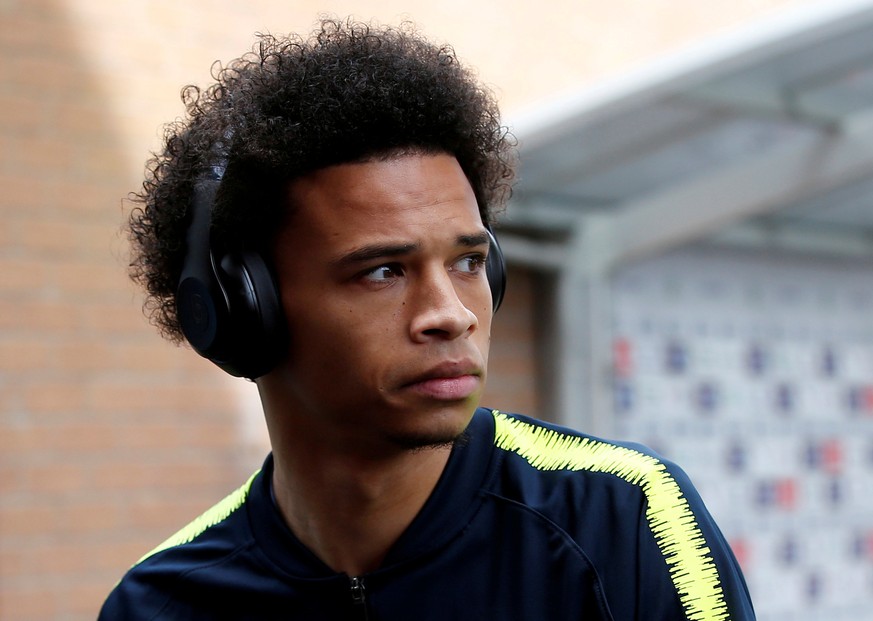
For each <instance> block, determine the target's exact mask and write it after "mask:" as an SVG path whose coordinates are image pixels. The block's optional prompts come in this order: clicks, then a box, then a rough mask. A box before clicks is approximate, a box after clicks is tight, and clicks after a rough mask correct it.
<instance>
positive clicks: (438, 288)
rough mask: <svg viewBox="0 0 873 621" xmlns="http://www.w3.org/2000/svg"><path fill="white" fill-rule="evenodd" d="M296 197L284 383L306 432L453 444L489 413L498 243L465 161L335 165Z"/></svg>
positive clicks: (284, 257) (284, 237) (280, 259)
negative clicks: (492, 242) (490, 260)
mask: <svg viewBox="0 0 873 621" xmlns="http://www.w3.org/2000/svg"><path fill="white" fill-rule="evenodd" d="M289 192H290V202H291V205H292V215H291V216H290V218H289V221H288V222H287V224H286V225H285V226H284V228H283V231H282V232H281V233H280V235H279V237H278V241H277V245H276V251H275V264H276V272H277V278H278V280H279V288H280V291H281V296H282V304H283V307H284V310H285V314H286V317H287V321H288V325H289V329H290V335H291V345H290V351H289V356H288V359H287V361H286V362H285V363H284V364H283V365H282V366H281V367H280V369H279V370H278V371H277V372H278V373H280V374H281V379H282V385H283V392H284V393H285V394H286V397H287V398H288V399H290V407H289V408H288V409H289V411H293V412H295V413H297V414H298V416H297V417H296V418H295V423H298V424H300V425H303V426H309V427H311V429H312V431H313V432H315V433H316V434H318V435H319V437H324V439H325V440H328V437H329V438H332V439H333V440H334V441H339V442H343V441H346V442H354V443H356V444H357V445H360V444H366V443H367V442H369V443H370V444H369V446H374V447H378V446H380V445H385V446H395V447H414V446H426V445H433V444H441V443H446V442H450V441H451V440H453V439H454V438H455V437H456V436H457V435H458V434H459V433H461V432H462V431H463V430H464V428H465V427H466V425H467V423H468V422H469V419H470V417H471V415H472V412H473V410H474V409H475V408H476V406H477V405H478V402H479V398H480V396H481V393H482V389H483V386H484V383H485V368H486V363H487V358H488V345H489V335H490V330H491V293H490V290H489V287H488V282H487V280H486V277H485V265H484V260H485V256H486V255H487V253H488V238H487V235H486V230H485V227H484V225H483V224H482V220H481V218H480V215H479V208H478V205H477V202H476V198H475V196H474V194H473V190H472V188H471V187H470V184H469V182H468V181H467V178H466V177H465V176H464V173H463V171H462V170H461V168H460V166H459V165H458V163H457V161H456V160H455V159H454V157H451V156H449V155H443V154H440V155H405V156H399V157H396V158H392V159H388V160H384V161H371V162H364V163H355V164H343V165H339V166H332V167H329V168H326V169H322V170H319V171H316V172H315V173H312V174H310V175H307V176H305V177H303V178H300V179H298V180H296V181H295V182H293V183H292V185H291V187H290V190H289ZM301 431H302V428H301Z"/></svg>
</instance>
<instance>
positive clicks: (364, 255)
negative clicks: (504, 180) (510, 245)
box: [334, 233, 489, 267]
mask: <svg viewBox="0 0 873 621" xmlns="http://www.w3.org/2000/svg"><path fill="white" fill-rule="evenodd" d="M488 242H489V240H488V233H475V234H473V235H458V237H456V238H455V245H456V246H461V247H464V248H474V247H476V246H482V245H485V244H487V243H488ZM420 247H421V244H418V243H415V244H371V245H368V246H362V247H360V248H357V249H355V250H353V251H351V252H349V253H348V254H345V255H343V256H341V257H340V258H339V259H337V260H336V261H334V264H335V265H337V266H340V267H341V266H345V265H354V264H355V263H364V262H366V261H371V260H373V259H382V258H390V257H398V256H402V255H406V254H409V253H411V252H414V251H416V250H418V249H419V248H420Z"/></svg>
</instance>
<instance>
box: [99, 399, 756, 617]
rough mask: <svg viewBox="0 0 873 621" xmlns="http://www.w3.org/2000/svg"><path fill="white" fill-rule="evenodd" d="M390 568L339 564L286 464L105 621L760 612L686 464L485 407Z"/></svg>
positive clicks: (212, 518) (177, 549)
mask: <svg viewBox="0 0 873 621" xmlns="http://www.w3.org/2000/svg"><path fill="white" fill-rule="evenodd" d="M467 436H468V438H467V441H466V442H460V443H457V445H456V446H455V447H454V448H453V450H452V455H451V457H450V458H449V461H448V464H447V466H446V470H445V472H444V473H443V475H442V477H441V479H440V480H439V482H438V484H437V486H436V489H435V490H434V492H433V494H432V495H431V497H430V498H429V499H428V501H427V503H426V504H425V506H424V508H423V509H422V510H421V512H420V513H419V515H418V516H417V517H416V518H415V520H414V521H413V522H412V524H411V525H410V526H409V528H408V529H407V530H406V531H405V532H404V533H403V535H402V536H401V537H400V539H399V540H398V541H397V542H396V544H395V545H394V546H393V548H392V549H391V550H390V551H389V553H388V555H387V556H386V558H385V560H384V562H383V564H382V567H381V568H380V569H378V570H376V571H374V572H372V573H369V574H366V575H364V576H357V577H350V576H348V575H345V574H338V573H336V572H334V571H333V570H331V569H330V568H329V567H327V566H326V565H325V564H324V563H323V562H322V561H320V560H319V559H318V558H317V557H316V556H315V555H314V554H313V553H312V552H310V551H309V550H308V549H307V548H305V547H304V546H303V545H302V544H301V543H300V542H299V541H298V540H297V538H296V537H295V536H294V534H293V533H292V532H291V531H290V530H289V529H288V527H287V526H286V525H285V523H284V522H283V520H282V518H281V516H280V514H279V512H278V510H277V508H276V506H275V503H274V502H273V500H272V495H271V491H270V479H271V473H272V460H271V459H270V458H268V459H267V461H266V463H265V464H264V467H263V469H262V470H261V471H260V472H259V473H256V474H255V475H254V476H253V477H252V478H251V479H250V480H249V481H248V483H246V484H245V485H244V486H243V487H241V488H240V489H239V490H237V491H236V492H234V493H233V494H231V495H230V496H229V497H228V498H226V499H225V500H224V501H222V502H221V503H219V504H218V505H216V506H215V507H213V509H211V510H209V511H208V512H207V513H205V514H204V515H203V516H201V517H200V518H198V519H197V520H195V521H194V522H193V523H192V524H191V525H189V526H188V527H187V528H185V529H183V530H182V531H180V533H178V534H177V535H176V536H174V537H173V538H171V539H170V540H168V541H167V542H165V543H164V544H162V545H161V546H160V547H159V548H158V549H157V550H155V551H154V552H152V553H150V554H149V555H147V556H146V557H144V559H143V560H141V561H140V562H139V563H137V564H136V565H135V566H134V567H133V568H132V569H131V570H130V571H129V572H128V574H127V575H126V576H125V577H124V579H123V580H122V581H121V582H120V584H119V585H118V586H117V587H116V588H115V590H114V591H113V592H112V593H111V594H110V596H109V598H108V599H107V601H106V603H105V604H104V606H103V610H102V612H101V615H100V619H101V621H109V620H127V619H137V620H140V619H143V620H144V619H228V620H230V619H233V620H241V619H283V620H289V619H291V620H293V619H318V620H333V619H369V620H370V621H390V620H403V621H407V620H413V621H426V620H429V619H434V620H437V619H439V620H441V621H442V620H447V619H459V620H460V619H475V620H477V621H489V620H501V621H502V620H514V619H515V620H528V621H545V620H549V621H558V620H563V619H575V620H588V621H592V620H611V621H630V620H635V619H636V620H664V621H666V620H669V621H676V620H680V619H692V620H695V621H722V620H728V619H732V620H734V621H745V620H748V619H754V613H753V611H752V604H751V601H750V599H749V595H748V591H747V590H746V586H745V583H744V581H743V578H742V575H741V573H740V569H739V567H738V565H737V562H736V560H735V559H734V556H733V554H732V553H731V551H730V549H729V547H728V545H727V544H726V542H725V540H724V538H723V537H722V535H721V533H720V532H719V530H718V528H717V527H716V525H715V524H714V523H713V521H712V518H711V517H710V516H709V513H708V512H707V511H706V509H705V507H704V506H703V503H702V502H701V500H700V498H699V496H698V495H697V493H696V491H695V490H694V488H693V487H692V485H691V483H690V482H689V481H688V479H687V477H686V476H685V474H684V473H683V472H682V471H681V470H680V469H678V468H677V467H676V466H675V465H673V464H671V463H669V462H667V461H664V460H662V459H659V458H658V457H656V456H654V455H653V454H652V453H651V452H649V451H648V450H647V449H645V448H643V447H641V446H638V445H633V444H621V443H615V442H605V441H602V440H598V439H595V438H592V437H590V436H586V435H583V434H579V433H577V432H574V431H571V430H568V429H564V428H561V427H557V426H552V425H548V424H545V423H543V422H541V421H536V420H533V419H530V418H526V417H522V416H516V415H508V414H503V413H500V412H496V411H494V412H492V411H489V410H485V409H481V408H480V409H479V410H477V411H476V413H475V415H474V417H473V420H472V422H471V424H470V427H469V428H468V430H467Z"/></svg>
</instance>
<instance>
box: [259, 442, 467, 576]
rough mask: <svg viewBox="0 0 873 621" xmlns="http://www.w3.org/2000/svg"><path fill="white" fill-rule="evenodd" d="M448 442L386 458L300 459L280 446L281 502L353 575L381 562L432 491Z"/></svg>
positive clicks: (320, 550)
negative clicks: (381, 460)
mask: <svg viewBox="0 0 873 621" xmlns="http://www.w3.org/2000/svg"><path fill="white" fill-rule="evenodd" d="M449 452H450V448H449V447H437V448H431V449H422V450H418V451H405V452H404V453H402V454H400V455H398V456H396V457H395V458H393V459H390V460H387V461H384V462H381V463H372V462H363V463H362V462H361V461H360V460H355V459H346V460H341V461H340V460H337V459H315V460H311V459H309V458H308V457H307V458H303V459H301V457H302V455H300V454H299V453H296V452H295V453H290V454H289V453H284V452H282V451H280V452H279V453H277V452H276V451H275V449H274V472H273V486H274V491H275V495H276V501H277V503H278V505H279V510H280V512H281V513H282V516H283V517H284V519H285V521H286V523H287V524H288V525H289V526H290V528H291V529H292V531H294V533H295V534H296V535H297V537H298V538H299V539H300V540H301V541H302V542H303V543H304V544H305V545H306V546H307V547H308V548H309V549H310V550H311V551H312V552H314V553H315V554H316V555H317V556H318V557H319V558H320V559H321V560H322V561H324V562H325V563H326V564H327V565H328V566H329V567H331V568H332V569H334V570H335V571H338V572H346V573H348V574H349V575H360V574H363V573H366V572H369V571H373V570H375V569H377V568H378V567H379V566H380V564H381V563H382V560H383V559H384V557H385V555H386V554H387V553H388V550H389V549H390V548H391V546H392V545H393V544H394V543H395V542H396V541H397V539H398V538H399V537H400V535H401V534H402V533H403V532H404V531H405V530H406V528H407V527H408V526H409V524H410V523H411V522H412V520H413V519H414V518H415V516H416V515H417V514H418V513H419V511H420V510H421V508H422V507H423V506H424V503H425V502H426V501H427V498H428V497H429V496H430V494H431V492H432V491H433V489H434V487H435V486H436V483H437V481H438V480H439V477H440V475H441V474H442V471H443V469H444V468H445V465H446V461H447V460H448V457H449Z"/></svg>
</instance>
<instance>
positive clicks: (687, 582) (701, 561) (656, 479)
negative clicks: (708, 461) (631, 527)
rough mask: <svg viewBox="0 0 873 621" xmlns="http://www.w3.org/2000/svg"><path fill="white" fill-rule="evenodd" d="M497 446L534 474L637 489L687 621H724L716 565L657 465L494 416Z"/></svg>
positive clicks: (622, 449)
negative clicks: (614, 480) (581, 475)
mask: <svg viewBox="0 0 873 621" xmlns="http://www.w3.org/2000/svg"><path fill="white" fill-rule="evenodd" d="M492 414H493V416H494V421H495V424H496V433H495V444H496V446H497V447H498V448H500V449H502V450H505V451H509V452H512V453H516V454H518V455H519V456H521V457H522V458H524V459H525V460H526V461H527V462H528V463H530V464H531V465H532V466H533V467H534V468H537V469H538V470H574V471H576V470H585V471H589V472H602V473H606V474H612V475H615V476H617V477H619V478H620V479H623V480H624V481H627V482H628V483H631V484H633V485H637V486H639V487H640V488H641V489H642V491H643V493H644V494H645V497H646V500H647V502H648V506H647V508H646V520H647V521H648V524H649V528H651V530H652V533H653V534H654V537H655V541H656V543H657V545H658V548H659V549H660V550H661V553H662V554H663V555H664V559H665V560H666V561H667V565H668V567H669V571H670V577H671V579H672V581H673V585H674V586H675V588H676V591H677V593H678V594H679V599H680V601H681V602H682V606H683V607H684V609H685V612H686V615H687V617H688V619H689V620H690V621H725V620H726V619H728V609H727V604H726V603H725V599H724V592H723V590H722V587H721V581H720V579H719V576H718V570H717V568H716V566H715V562H714V561H713V559H712V556H711V555H710V550H709V548H708V547H707V546H706V540H705V539H704V537H703V533H702V532H701V531H700V527H699V526H698V525H697V521H696V520H695V518H694V514H693V513H692V512H691V508H690V506H689V505H688V501H687V499H686V498H685V497H684V495H683V494H682V490H681V489H680V488H679V485H678V484H677V483H676V481H675V480H674V479H673V477H672V475H671V474H670V473H669V472H668V471H667V469H666V467H665V466H664V464H663V463H661V462H660V461H659V460H657V459H655V458H654V457H651V456H649V455H645V454H644V453H641V452H639V451H635V450H633V449H629V448H625V447H621V446H616V445H613V444H608V443H606V442H599V441H596V440H591V439H588V438H579V437H576V436H572V435H568V434H562V433H558V432H556V431H552V430H549V429H544V428H542V427H538V426H535V425H531V424H529V423H525V422H522V421H519V420H516V419H514V418H510V417H509V416H506V415H505V414H502V413H501V412H498V411H497V410H494V411H492Z"/></svg>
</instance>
